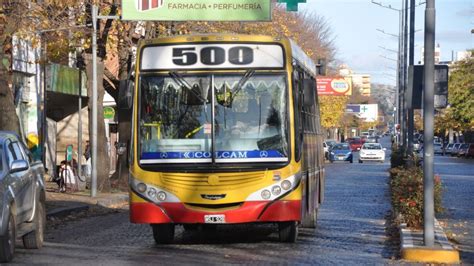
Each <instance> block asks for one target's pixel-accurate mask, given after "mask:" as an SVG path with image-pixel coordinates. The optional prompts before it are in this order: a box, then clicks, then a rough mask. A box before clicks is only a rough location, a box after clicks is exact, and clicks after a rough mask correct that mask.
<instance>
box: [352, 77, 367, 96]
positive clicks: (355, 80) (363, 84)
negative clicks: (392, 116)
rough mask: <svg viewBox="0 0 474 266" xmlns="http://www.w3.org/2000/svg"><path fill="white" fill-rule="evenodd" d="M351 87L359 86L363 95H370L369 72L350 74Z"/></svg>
mask: <svg viewBox="0 0 474 266" xmlns="http://www.w3.org/2000/svg"><path fill="white" fill-rule="evenodd" d="M350 77H351V79H352V87H353V89H357V88H359V90H360V93H361V94H362V95H363V96H370V90H371V83H370V75H369V74H351V75H350Z"/></svg>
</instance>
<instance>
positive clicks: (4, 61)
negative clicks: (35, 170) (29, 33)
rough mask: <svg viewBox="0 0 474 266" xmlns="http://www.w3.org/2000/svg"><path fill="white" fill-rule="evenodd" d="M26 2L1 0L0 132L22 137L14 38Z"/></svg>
mask: <svg viewBox="0 0 474 266" xmlns="http://www.w3.org/2000/svg"><path fill="white" fill-rule="evenodd" d="M26 4H27V3H26V1H15V2H12V1H6V0H0V114H1V115H0V130H8V131H13V132H16V133H17V134H19V135H21V133H22V132H20V121H19V119H18V116H17V114H16V110H15V104H14V100H13V91H12V89H11V87H10V86H11V79H12V70H11V55H12V38H13V36H14V35H15V34H16V33H18V32H19V27H18V26H19V25H22V21H21V13H20V11H22V10H25V9H26V7H27V5H26Z"/></svg>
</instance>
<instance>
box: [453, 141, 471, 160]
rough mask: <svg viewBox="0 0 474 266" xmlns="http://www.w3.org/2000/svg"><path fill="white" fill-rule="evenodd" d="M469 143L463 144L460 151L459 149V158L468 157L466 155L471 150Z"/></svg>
mask: <svg viewBox="0 0 474 266" xmlns="http://www.w3.org/2000/svg"><path fill="white" fill-rule="evenodd" d="M469 145H470V144H469V143H464V144H462V145H461V146H460V147H459V149H458V153H457V154H456V156H458V157H466V154H467V151H468V150H469Z"/></svg>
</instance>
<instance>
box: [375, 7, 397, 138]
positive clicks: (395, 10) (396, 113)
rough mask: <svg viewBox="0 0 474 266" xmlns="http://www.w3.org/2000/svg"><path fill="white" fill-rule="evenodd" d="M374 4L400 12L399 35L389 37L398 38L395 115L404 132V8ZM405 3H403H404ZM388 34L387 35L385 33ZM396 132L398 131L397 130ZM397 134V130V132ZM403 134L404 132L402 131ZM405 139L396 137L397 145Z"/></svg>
mask: <svg viewBox="0 0 474 266" xmlns="http://www.w3.org/2000/svg"><path fill="white" fill-rule="evenodd" d="M371 2H372V4H376V5H378V6H381V7H383V8H387V9H391V10H394V11H397V12H398V15H399V17H398V21H399V30H398V35H394V34H389V35H392V36H394V37H397V38H398V59H397V96H396V97H397V99H396V105H397V107H396V111H397V113H396V115H395V121H396V122H395V123H397V124H399V125H400V129H401V130H403V128H402V125H403V121H404V120H403V108H404V107H403V98H402V97H403V79H404V75H403V62H402V59H403V56H402V53H403V49H402V48H403V44H402V41H403V37H402V33H403V6H402V9H397V8H393V7H392V6H391V5H388V6H386V5H383V4H382V3H381V2H376V1H374V0H372V1H371ZM402 3H403V2H402ZM378 31H380V32H382V33H385V32H384V31H382V30H378ZM385 34H387V33H385ZM395 130H396V129H395ZM396 132H397V130H396ZM402 132H403V131H402ZM402 139H403V138H400V136H399V135H398V133H397V135H396V142H397V144H400V141H401V140H402Z"/></svg>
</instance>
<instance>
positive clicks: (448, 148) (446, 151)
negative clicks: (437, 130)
mask: <svg viewBox="0 0 474 266" xmlns="http://www.w3.org/2000/svg"><path fill="white" fill-rule="evenodd" d="M453 147H454V143H448V145H446V147H444V154H445V155H446V154H451V152H452V151H453Z"/></svg>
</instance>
